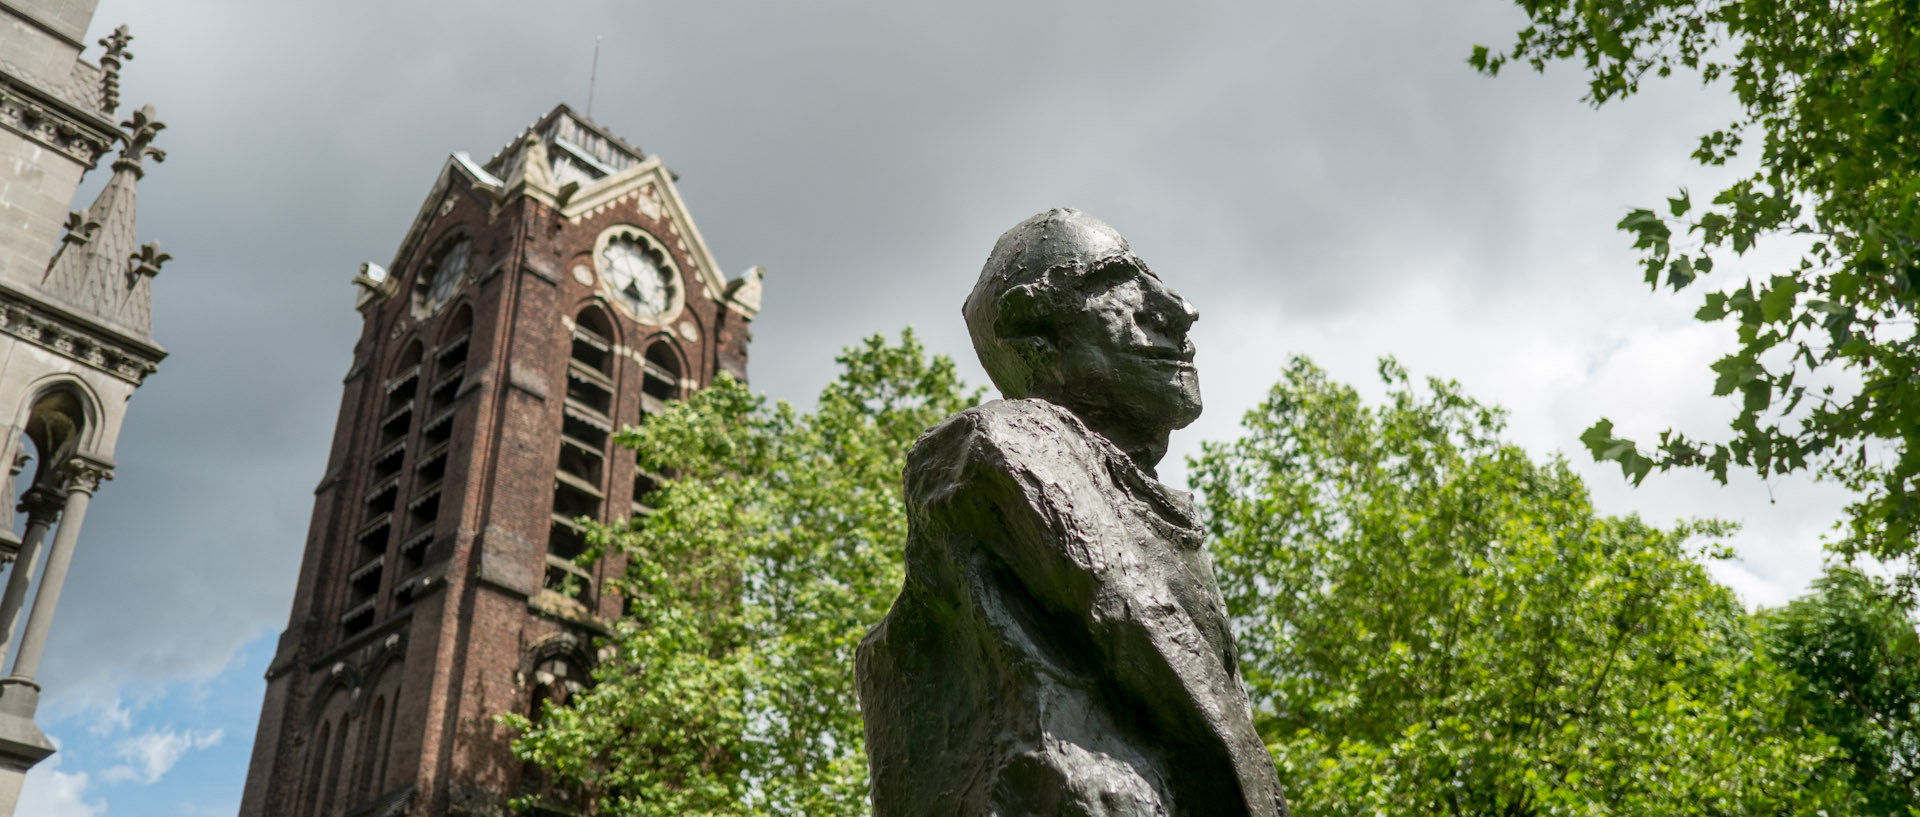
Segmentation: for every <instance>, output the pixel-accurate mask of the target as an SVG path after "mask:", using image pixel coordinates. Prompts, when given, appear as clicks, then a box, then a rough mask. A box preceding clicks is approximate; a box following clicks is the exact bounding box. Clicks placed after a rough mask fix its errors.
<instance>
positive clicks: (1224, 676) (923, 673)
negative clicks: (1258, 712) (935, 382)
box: [857, 400, 1287, 817]
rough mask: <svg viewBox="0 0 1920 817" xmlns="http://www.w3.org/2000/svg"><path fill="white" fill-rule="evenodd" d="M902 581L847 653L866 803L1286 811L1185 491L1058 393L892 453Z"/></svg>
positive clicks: (900, 812) (1179, 813) (996, 812)
mask: <svg viewBox="0 0 1920 817" xmlns="http://www.w3.org/2000/svg"><path fill="white" fill-rule="evenodd" d="M905 479H906V501H907V512H908V525H909V532H908V536H907V574H906V583H905V586H904V587H903V588H902V590H901V593H900V597H899V598H898V599H897V600H896V601H895V602H894V605H893V609H892V610H891V611H889V612H888V614H887V617H886V619H885V620H884V621H882V622H881V623H880V625H879V626H877V627H875V628H874V629H873V631H872V632H871V633H869V634H868V635H867V637H866V639H865V640H864V641H862V642H861V645H860V652H859V657H858V662H857V665H858V666H857V673H858V677H859V685H860V705H861V711H862V715H863V716H864V717H865V720H866V737H867V753H868V757H869V759H870V762H871V781H872V796H873V805H874V814H875V815H876V817H989V816H990V815H991V816H992V817H1026V816H1027V815H1032V817H1055V815H1074V816H1075V817H1082V816H1084V817H1152V816H1154V815H1164V816H1165V817H1242V816H1243V815H1244V817H1284V816H1285V815H1286V814H1287V807H1286V803H1285V801H1284V800H1283V799H1282V797H1281V795H1280V787H1279V778H1278V775H1277V773H1276V771H1275V769H1274V763H1273V758H1272V756H1271V755H1269V754H1268V752H1267V749H1266V746H1265V744H1264V743H1262V742H1261V740H1260V738H1259V736H1258V735H1257V734H1255V732H1254V729H1253V719H1252V711H1251V708H1250V707H1249V705H1248V702H1247V696H1246V690H1245V687H1244V686H1243V685H1242V683H1241V680H1240V671H1239V662H1238V659H1237V657H1236V655H1235V653H1234V645H1233V635H1232V633H1231V631H1230V630H1229V629H1228V624H1227V618H1226V610H1225V607H1224V605H1223V604H1222V602H1221V599H1220V590H1219V588H1218V586H1217V585H1215V583H1214V580H1213V567H1212V561H1211V559H1210V558H1209V557H1208V556H1207V553H1206V551H1205V549H1203V548H1202V547H1201V545H1202V541H1203V537H1204V531H1203V530H1202V528H1201V526H1200V522H1199V520H1198V517H1197V515H1196V513H1195V510H1194V507H1193V505H1192V501H1191V500H1190V498H1189V497H1188V496H1187V495H1186V494H1185V493H1184V492H1181V491H1176V490H1172V489H1169V488H1167V487H1166V486H1163V485H1161V484H1160V483H1159V482H1157V481H1156V480H1154V479H1153V478H1152V477H1149V476H1147V475H1146V474H1145V473H1144V472H1142V471H1141V470H1140V469H1139V468H1137V467H1135V466H1134V464H1133V462H1132V460H1131V459H1129V458H1128V457H1127V455H1126V454H1124V453H1122V452H1121V451H1120V450H1119V449H1118V448H1116V447H1114V446H1113V444H1111V443H1109V442H1108V441H1107V440H1106V439H1104V438H1102V437H1100V436H1099V435H1097V434H1094V433H1093V432H1092V431H1089V430H1088V429H1087V427H1086V426H1085V425H1084V424H1083V423H1081V422H1080V420H1079V418H1077V417H1075V416H1074V415H1073V414H1072V413H1070V412H1068V411H1067V410H1066V409H1063V408H1060V407H1058V406H1055V405H1053V404H1051V403H1048V402H1045V401H1042V400H1002V401H995V402H993V403H988V404H987V405H984V406H980V407H977V408H973V409H969V410H967V411H964V412H961V413H959V414H957V415H954V416H953V417H950V418H948V419H947V420H946V421H944V422H942V423H941V424H939V425H937V426H935V427H934V428H933V429H931V430H929V431H928V432H927V433H926V434H925V435H922V436H921V438H920V440H919V441H918V442H916V443H915V444H914V447H913V451H912V452H911V453H910V454H909V455H908V457H907V467H906V476H905Z"/></svg>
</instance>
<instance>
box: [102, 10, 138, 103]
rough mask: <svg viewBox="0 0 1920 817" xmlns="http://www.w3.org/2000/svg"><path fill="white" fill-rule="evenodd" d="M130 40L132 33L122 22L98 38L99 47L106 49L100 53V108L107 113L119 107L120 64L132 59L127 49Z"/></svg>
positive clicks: (131, 53) (131, 54) (131, 40)
mask: <svg viewBox="0 0 1920 817" xmlns="http://www.w3.org/2000/svg"><path fill="white" fill-rule="evenodd" d="M130 42H133V35H132V34H128V33H127V27H126V26H125V25H124V24H123V25H121V26H120V27H119V28H116V29H114V30H113V33H112V34H110V35H108V36H106V37H103V38H101V39H100V47H101V48H104V49H106V51H105V52H103V53H101V54H100V109H101V110H103V111H106V112H107V113H113V112H114V109H116V108H119V107H120V66H121V65H124V64H125V63H126V62H127V61H128V60H131V59H133V52H132V51H128V50H127V43H130Z"/></svg>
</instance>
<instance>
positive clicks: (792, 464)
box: [502, 333, 1915, 817]
mask: <svg viewBox="0 0 1920 817" xmlns="http://www.w3.org/2000/svg"><path fill="white" fill-rule="evenodd" d="M840 363H841V366H842V371H841V374H840V376H839V378H838V379H837V380H836V381H835V382H833V383H832V384H830V385H829V386H828V387H827V388H826V389H825V390H824V391H823V392H822V393H821V396H820V400H819V402H818V405H817V407H816V408H815V410H814V411H812V412H809V413H802V412H799V411H797V410H795V409H794V408H793V407H792V406H789V405H786V404H784V403H771V404H770V403H769V402H768V401H766V400H765V399H764V398H760V397H755V396H753V395H752V394H751V393H750V392H748V391H747V389H746V388H745V387H744V386H743V385H741V384H739V383H737V382H733V381H731V380H727V379H724V378H723V379H721V380H720V381H718V382H716V383H715V384H714V385H713V386H712V387H711V388H709V389H706V390H704V391H701V392H698V393H696V394H694V395H693V396H691V397H689V398H688V399H687V400H685V401H683V402H680V403H677V404H674V405H672V406H671V407H670V408H669V410H668V411H666V412H664V413H662V414H660V415H657V416H654V417H652V418H650V419H649V420H648V421H647V423H646V424H645V425H644V426H642V427H640V428H638V429H631V430H629V431H627V432H625V433H624V434H623V437H622V439H623V441H624V442H626V443H628V444H630V445H632V446H634V447H635V448H636V449H637V451H638V456H639V457H640V458H641V461H642V463H643V464H645V465H646V466H648V467H649V468H650V469H654V470H659V471H663V472H666V475H667V478H666V479H665V480H664V481H663V482H662V485H661V487H660V489H659V490H658V491H656V492H655V493H654V494H651V495H649V496H648V498H647V501H648V502H649V504H650V505H651V507H652V509H653V511H652V513H651V514H649V515H646V516H644V517H642V518H640V519H637V520H635V521H634V522H632V523H631V524H627V525H622V526H614V527H600V528H595V529H594V534H593V537H592V542H593V545H594V547H595V548H596V551H595V552H594V553H590V554H589V555H588V557H585V558H592V557H593V556H596V555H601V554H606V553H614V552H618V553H621V554H624V555H625V557H626V558H627V560H628V562H627V564H628V567H627V569H626V571H625V575H624V576H623V577H622V578H621V579H620V580H619V581H618V582H615V583H614V585H615V588H614V589H615V590H616V591H617V592H619V593H620V594H621V595H622V596H623V597H624V598H625V599H626V600H627V605H628V607H629V612H628V614H627V615H626V616H625V617H624V618H623V619H622V620H620V621H618V622H616V624H615V627H614V636H613V637H612V638H610V639H608V641H607V644H606V647H607V649H605V650H603V651H602V653H601V654H602V656H603V658H602V660H601V662H600V664H599V665H598V666H596V667H594V668H593V670H592V672H591V677H592V683H591V685H589V686H588V687H587V688H585V689H583V690H580V691H579V692H577V693H575V694H574V695H572V696H571V698H570V699H568V700H567V701H565V702H564V703H562V704H557V705H556V704H549V705H547V706H545V707H544V708H543V710H542V712H541V713H540V715H539V717H537V718H534V719H528V718H522V717H518V716H504V717H503V718H502V720H503V721H505V722H506V723H508V724H509V725H511V726H514V727H516V728H518V729H519V730H521V736H520V738H519V739H518V740H517V741H516V742H515V750H516V751H517V752H518V753H519V754H520V756H521V757H522V758H524V759H525V760H527V761H529V762H530V763H532V764H535V765H536V766H538V767H542V768H545V769H547V770H550V774H551V779H552V780H553V782H554V783H555V784H557V785H561V786H566V787H569V789H570V790H572V791H577V792H580V793H584V794H585V795H587V796H588V797H591V798H592V799H593V800H594V801H596V802H597V803H598V812H597V813H600V814H606V815H617V816H618V817H632V816H634V815H667V814H673V815H680V814H699V815H750V814H751V815H761V814H808V815H864V814H865V813H866V812H867V802H866V796H865V795H866V757H865V753H864V751H863V748H862V747H863V729H862V725H861V721H860V716H859V710H858V707H857V703H856V699H855V696H854V691H853V690H854V684H853V670H852V668H853V652H854V649H855V647H856V646H857V644H858V643H859V640H860V638H861V637H862V636H863V635H864V634H865V633H866V631H867V629H868V628H869V627H871V626H872V625H873V624H874V623H875V622H878V621H879V620H880V619H881V618H882V616H883V615H884V613H885V611H886V608H887V606H888V605H889V604H890V603H891V601H892V599H893V596H894V594H895V593H896V592H897V591H898V590H899V587H900V581H901V575H902V558H903V548H904V544H905V537H906V521H905V515H904V507H903V505H902V503H901V494H900V471H901V468H902V465H903V464H904V458H905V454H906V452H907V450H908V449H909V447H910V446H911V445H912V442H913V440H914V439H915V438H916V437H917V436H918V435H919V433H920V432H921V431H922V430H924V429H925V428H927V427H928V426H930V425H932V424H933V423H934V422H936V421H938V420H939V419H941V418H944V417H946V416H948V415H950V414H952V413H953V412H956V411H958V410H960V409H962V408H964V407H966V406H969V405H972V404H973V403H974V402H976V401H977V400H978V399H979V397H980V394H979V392H977V391H970V390H968V389H966V388H965V387H964V386H963V385H962V384H961V383H960V382H959V380H958V378H957V377H956V376H955V373H954V368H953V365H952V363H951V361H948V360H946V359H944V358H939V357H933V358H931V359H929V358H928V356H927V355H926V354H925V352H924V350H923V349H922V348H921V347H920V345H919V344H918V342H917V341H916V340H915V339H914V338H913V336H912V334H911V333H906V334H903V335H902V337H901V338H900V340H899V342H898V343H889V342H887V341H886V340H885V339H884V338H881V337H873V338H869V339H868V340H867V341H865V342H864V343H863V344H861V345H860V346H858V347H855V348H852V349H849V350H847V351H846V352H845V354H843V355H842V356H841V358H840ZM1381 371H1382V375H1383V377H1384V379H1385V383H1386V385H1387V391H1388V399H1387V401H1386V403H1385V404H1384V405H1382V406H1378V407H1368V406H1366V405H1363V403H1362V402H1361V400H1360V399H1359V397H1358V395H1357V393H1356V392H1355V391H1354V390H1353V389H1352V388H1350V387H1347V386H1344V385H1340V384H1338V383H1334V382H1332V381H1331V380H1330V379H1329V378H1328V377H1327V376H1326V374H1325V373H1324V372H1321V371H1320V370H1319V369H1317V368H1315V367H1314V366H1313V365H1312V364H1311V363H1309V362H1307V361H1305V360H1303V359H1296V360H1295V361H1294V362H1293V363H1292V364H1291V365H1290V367H1289V368H1288V369H1287V371H1286V374H1285V377H1284V378H1283V379H1282V380H1281V382H1279V383H1278V384H1276V385H1275V386H1274V388H1273V390H1272V391H1271V393H1270V394H1269V395H1268V399H1267V400H1266V401H1265V402H1264V403H1262V404H1261V405H1260V406H1259V407H1258V408H1256V409H1255V410H1253V411H1252V412H1250V413H1249V414H1248V415H1247V417H1246V420H1245V424H1244V429H1243V436H1242V437H1241V438H1240V439H1238V440H1235V441H1231V442H1225V443H1210V444H1207V445H1206V446H1205V448H1204V453H1203V455H1202V456H1201V457H1200V458H1198V459H1197V460H1195V461H1193V462H1192V463H1191V466H1192V484H1193V487H1194V488H1195V490H1196V491H1197V492H1198V493H1199V496H1200V498H1201V499H1202V501H1203V506H1204V508H1205V509H1206V513H1207V515H1208V519H1209V526H1210V533H1211V539H1212V542H1211V543H1210V545H1209V547H1210V548H1212V552H1213V554H1214V557H1215V560H1216V566H1217V567H1216V575H1217V577H1218V581H1219V583H1220V585H1221V589H1222V591H1223V593H1224V595H1225V598H1226V600H1227V604H1228V607H1229V612H1230V613H1231V615H1232V616H1233V620H1234V624H1235V631H1236V635H1237V637H1238V646H1239V650H1240V657H1241V660H1242V662H1243V664H1242V666H1243V670H1244V673H1245V677H1246V680H1247V682H1248V684H1249V687H1250V691H1251V692H1252V694H1253V698H1254V701H1255V706H1256V717H1257V719H1258V726H1259V728H1260V730H1261V734H1262V736H1263V737H1264V738H1265V739H1266V741H1267V742H1268V745H1269V747H1270V748H1272V749H1273V750H1274V752H1275V754H1276V757H1277V762H1278V763H1279V766H1280V771H1281V780H1282V782H1283V785H1285V786H1286V789H1287V793H1288V797H1289V799H1290V800H1291V801H1293V803H1294V807H1295V809H1296V813H1299V814H1301V815H1303V817H1304V816H1305V815H1322V814H1324V815H1336V814H1338V815H1347V814H1360V813H1369V814H1433V813H1452V814H1463V815H1464V814H1511V815H1553V814H1611V815H1623V816H1626V815H1667V814H1681V815H1686V814H1698V815H1708V814H1711V815H1761V814H1764V815H1769V817H1779V816H1780V815H1798V814H1805V815H1812V814H1816V813H1818V810H1819V809H1821V808H1826V809H1827V810H1828V813H1831V814H1843V813H1847V814H1887V815H1900V814H1903V813H1904V812H1901V811H1898V810H1887V809H1892V808H1893V807H1892V806H1887V805H1886V804H1889V803H1892V804H1895V805H1899V802H1898V798H1897V797H1895V796H1894V794H1897V793H1898V791H1897V790H1898V789H1899V787H1901V786H1905V785H1908V784H1909V783H1910V782H1911V777H1910V775H1911V772H1912V768H1913V767H1912V765H1911V761H1912V759H1913V757H1914V752H1915V747H1914V745H1913V735H1914V732H1913V728H1912V725H1913V723H1914V719H1913V717H1912V712H1911V707H1912V703H1913V700H1914V698H1913V696H1912V694H1911V690H1912V689H1914V688H1915V687H1914V686H1913V681H1912V678H1913V677H1914V676H1913V672H1914V670H1913V666H1914V663H1913V660H1912V656H1913V652H1914V648H1913V646H1912V637H1911V636H1912V629H1911V624H1910V623H1908V624H1907V629H1906V630H1905V631H1902V630H1901V629H1900V624H1901V622H1902V621H1904V619H1903V618H1902V615H1903V614H1901V613H1899V612H1898V610H1897V608H1886V607H1884V606H1875V605H1876V604H1879V603H1880V602H1878V601H1874V600H1873V599H1874V598H1875V597H1871V596H1867V595H1861V594H1859V593H1852V591H1851V590H1848V589H1847V588H1852V587H1854V585H1853V584H1847V583H1846V582H1844V581H1842V580H1840V579H1834V580H1832V581H1831V582H1829V583H1828V584H1824V585H1822V587H1823V588H1828V589H1826V590H1823V592H1824V593H1825V595H1823V596H1820V600H1819V601H1817V602H1812V601H1810V602H1806V603H1805V604H1803V603H1800V602H1796V606H1790V607H1788V608H1785V609H1783V610H1781V611H1775V612H1773V613H1769V614H1766V615H1765V616H1763V617H1760V618H1756V617H1755V616H1753V615H1751V614H1748V613H1747V612H1746V611H1745V610H1744V609H1743V608H1742V607H1741V606H1740V605H1739V603H1738V602H1737V601H1736V600H1735V599H1734V598H1733V596H1732V594H1731V593H1730V592H1729V591H1728V590H1727V589H1726V588H1724V587H1721V586H1719V585H1718V584H1716V583H1714V582H1713V581H1712V579H1711V578H1710V577H1709V576H1708V575H1707V572H1706V570H1705V567H1704V564H1705V561H1706V560H1708V559H1711V558H1717V557H1719V556H1722V555H1724V552H1723V550H1722V549H1721V548H1719V547H1718V546H1716V545H1714V544H1712V542H1713V541H1714V539H1715V538H1716V537H1717V536H1719V535H1720V534H1722V533H1724V532H1725V530H1726V527H1725V526H1723V525H1721V524H1720V523H1715V522H1710V521H1709V522H1697V523H1687V524H1680V525H1676V526H1673V527H1671V528H1659V527H1656V526H1651V525H1648V524H1645V523H1643V522H1641V521H1639V520H1637V519H1634V518H1631V517H1628V518H1618V517H1609V516H1604V515H1601V514H1598V513H1596V512H1595V511H1594V509H1593V507H1592V505H1591V503H1590V502H1589V500H1588V497H1587V494H1586V490H1585V488H1584V486H1582V484H1581V483H1580V480H1579V479H1578V478H1577V477H1575V476H1574V475H1573V474H1572V473H1571V472H1570V471H1569V470H1568V468H1567V466H1566V464H1565V463H1564V462H1562V461H1560V460H1558V459H1552V460H1548V461H1546V462H1536V461H1535V460H1533V459H1532V458H1530V457H1529V456H1528V455H1527V454H1526V453H1525V452H1524V451H1522V450H1520V449H1519V448H1517V447H1515V446H1514V445H1512V444H1511V443H1509V442H1506V441H1504V440H1503V439H1502V436H1501V435H1502V433H1503V423H1504V420H1503V418H1502V415H1501V413H1500V412H1499V411H1498V410H1497V409H1494V408H1491V407H1487V406H1484V405H1482V404H1480V403H1477V402H1475V401H1473V400H1472V399H1471V398H1469V397H1467V396H1466V395H1464V394H1463V393H1461V391H1460V389H1459V388H1458V387H1457V386H1456V385H1454V384H1452V383H1444V382H1432V383H1430V384H1428V385H1427V386H1426V387H1425V388H1424V389H1422V388H1417V387H1415V386H1414V385H1413V384H1412V383H1411V382H1410V380H1409V378H1408V377H1407V375H1406V374H1405V372H1403V371H1401V370H1400V369H1399V368H1398V367H1397V366H1396V365H1394V364H1392V363H1390V362H1389V363H1385V364H1383V366H1382V370H1381ZM1829 585H1831V587H1830V588H1829ZM1842 591H1844V592H1842ZM1850 593H1851V595H1849V594H1850ZM1889 609H1893V610H1894V612H1888V610H1889ZM1903 632H1904V633H1905V635H1902V633H1903ZM1869 651H1877V652H1872V655H1873V657H1871V659H1870V660H1869V659H1868V658H1866V657H1863V656H1866V655H1867V653H1868V652H1869ZM1862 678H1868V679H1871V684H1870V686H1871V688H1872V689H1874V690H1876V691H1875V692H1874V693H1873V694H1872V695H1871V696H1868V697H1866V698H1855V697H1851V696H1853V695H1854V694H1855V693H1854V692H1853V690H1855V689H1858V688H1860V686H1859V685H1860V683H1861V681H1860V679H1862ZM1903 690H1904V692H1903ZM1903 696H1904V697H1903ZM1902 707H1907V708H1906V709H1902ZM1902 712H1906V713H1907V714H1906V715H1900V717H1905V718H1906V720H1904V721H1900V720H1897V719H1894V720H1889V719H1890V718H1893V717H1894V716H1896V715H1899V713H1902ZM1889 724H1891V725H1889ZM1876 730H1878V731H1876ZM1829 735H1834V736H1837V738H1838V739H1837V740H1836V739H1835V738H1834V737H1829ZM1901 764H1906V765H1901ZM1876 769H1879V770H1882V771H1886V770H1892V773H1889V774H1879V775H1878V776H1876V775H1875V773H1874V770H1876ZM1903 770H1904V771H1903ZM1901 775H1907V776H1906V777H1902V776H1901ZM1889 792H1893V794H1889ZM1869 806H1871V807H1872V808H1869ZM1883 806H1884V807H1885V808H1884V809H1883V808H1882V807H1883ZM1900 807H1902V808H1904V806H1900ZM1874 809H1881V810H1874Z"/></svg>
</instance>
